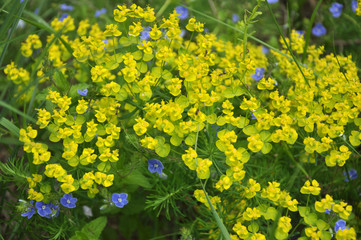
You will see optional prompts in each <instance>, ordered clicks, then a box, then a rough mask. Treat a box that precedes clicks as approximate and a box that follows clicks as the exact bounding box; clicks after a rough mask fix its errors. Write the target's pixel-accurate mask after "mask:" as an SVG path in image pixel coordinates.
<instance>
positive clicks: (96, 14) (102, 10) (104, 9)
mask: <svg viewBox="0 0 361 240" xmlns="http://www.w3.org/2000/svg"><path fill="white" fill-rule="evenodd" d="M105 13H107V9H106V8H102V9H99V10H96V11H95V14H94V17H100V15H102V14H105Z"/></svg>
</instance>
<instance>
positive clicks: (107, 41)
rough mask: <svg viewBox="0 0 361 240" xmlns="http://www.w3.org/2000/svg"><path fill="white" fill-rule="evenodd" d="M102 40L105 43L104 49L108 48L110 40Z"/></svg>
mask: <svg viewBox="0 0 361 240" xmlns="http://www.w3.org/2000/svg"><path fill="white" fill-rule="evenodd" d="M102 41H103V42H104V44H105V47H104V50H107V44H108V43H109V40H108V39H103V40H102Z"/></svg>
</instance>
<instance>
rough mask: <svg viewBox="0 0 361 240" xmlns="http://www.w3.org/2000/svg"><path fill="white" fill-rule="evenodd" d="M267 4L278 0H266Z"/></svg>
mask: <svg viewBox="0 0 361 240" xmlns="http://www.w3.org/2000/svg"><path fill="white" fill-rule="evenodd" d="M267 2H268V3H269V4H273V3H278V0H267Z"/></svg>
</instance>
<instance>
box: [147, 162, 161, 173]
mask: <svg viewBox="0 0 361 240" xmlns="http://www.w3.org/2000/svg"><path fill="white" fill-rule="evenodd" d="M163 169H164V166H163V164H162V162H161V161H159V160H158V159H154V158H151V159H149V160H148V170H149V172H151V173H155V172H157V173H158V174H159V175H161V174H162V172H163Z"/></svg>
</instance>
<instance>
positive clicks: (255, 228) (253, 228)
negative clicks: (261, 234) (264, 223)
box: [248, 222, 259, 233]
mask: <svg viewBox="0 0 361 240" xmlns="http://www.w3.org/2000/svg"><path fill="white" fill-rule="evenodd" d="M258 230H259V226H258V224H257V223H256V222H252V223H251V224H250V225H249V226H248V231H250V232H252V233H256V232H258Z"/></svg>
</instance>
